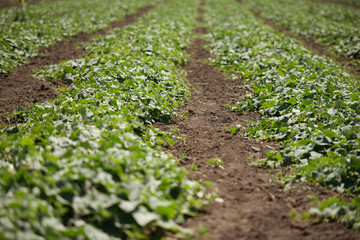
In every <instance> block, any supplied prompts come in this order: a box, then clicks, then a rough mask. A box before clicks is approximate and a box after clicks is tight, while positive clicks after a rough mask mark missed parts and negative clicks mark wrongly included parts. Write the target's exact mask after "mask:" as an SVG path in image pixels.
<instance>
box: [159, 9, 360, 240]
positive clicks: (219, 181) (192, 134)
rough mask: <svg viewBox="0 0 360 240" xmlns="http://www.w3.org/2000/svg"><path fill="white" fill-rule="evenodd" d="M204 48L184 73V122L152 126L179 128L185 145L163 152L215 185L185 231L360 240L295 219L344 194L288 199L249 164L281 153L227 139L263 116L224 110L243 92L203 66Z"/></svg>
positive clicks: (196, 45)
mask: <svg viewBox="0 0 360 240" xmlns="http://www.w3.org/2000/svg"><path fill="white" fill-rule="evenodd" d="M201 19H202V17H201V15H200V17H199V18H198V20H200V21H201ZM205 32H206V29H204V28H202V27H199V28H198V29H197V30H196V33H198V34H203V33H205ZM203 46H204V41H203V40H201V39H195V40H194V41H193V42H192V45H191V46H190V47H189V49H188V50H187V51H188V53H189V54H190V55H192V59H191V60H190V61H189V63H188V64H187V65H186V66H185V67H184V70H186V71H187V72H188V76H187V79H188V81H189V83H190V84H191V86H192V88H193V91H192V95H191V100H190V101H189V102H187V103H186V104H185V105H184V106H182V107H181V108H180V109H179V110H178V112H179V113H180V114H181V113H183V112H186V113H187V114H186V116H187V119H178V120H175V121H174V122H173V123H171V124H169V125H164V124H162V123H157V124H156V125H155V126H156V127H159V128H160V129H162V130H165V131H170V130H172V129H175V128H176V129H178V133H179V134H180V135H185V136H186V140H185V141H180V142H177V143H175V144H174V145H172V146H165V147H166V148H167V149H168V151H169V152H171V153H172V154H174V155H175V156H177V157H179V158H180V159H181V160H180V164H181V165H182V166H183V167H185V168H187V169H190V168H191V167H192V168H194V166H196V167H197V169H196V170H189V176H190V177H191V178H192V179H196V180H199V181H201V182H205V181H210V182H212V183H213V187H212V191H214V192H216V193H217V194H218V198H217V199H216V201H214V202H213V203H211V204H210V205H208V206H207V207H205V209H204V212H203V213H200V214H198V216H197V217H196V218H194V219H192V218H191V219H188V220H187V222H186V227H189V228H192V229H194V230H195V231H197V230H199V228H200V226H204V227H206V228H207V230H208V232H209V234H208V235H207V236H205V237H203V238H202V239H207V240H222V239H224V240H232V239H234V240H235V239H236V240H241V239H244V240H252V239H261V240H264V239H265V240H266V239H269V240H274V239H283V240H289V239H293V240H296V239H299V240H300V239H309V240H310V239H314V240H315V239H316V240H322V239H323V240H331V239H339V240H340V239H341V240H343V239H347V240H350V239H353V240H355V239H360V234H359V233H358V232H355V231H353V230H351V229H349V228H347V227H346V226H344V225H342V224H339V223H320V224H314V223H312V222H310V221H301V220H299V219H297V218H295V219H293V218H290V212H291V210H294V211H296V212H299V213H302V212H303V211H306V210H308V209H309V208H310V207H311V206H312V204H311V201H312V200H311V198H310V196H313V195H315V194H317V195H318V198H320V199H325V198H329V197H333V196H339V194H337V193H334V192H331V191H328V190H326V189H323V188H320V187H317V186H313V185H311V184H300V185H294V186H292V187H291V188H290V189H288V190H286V191H285V188H284V185H281V184H279V183H277V181H276V180H275V178H276V172H275V171H270V170H266V169H261V168H257V167H256V166H254V165H253V164H252V163H251V162H252V161H253V160H255V159H260V158H263V157H265V153H266V152H268V151H270V150H275V149H280V146H279V145H277V144H276V143H274V142H261V141H257V140H254V139H249V138H245V137H241V136H239V135H234V136H232V135H231V134H229V133H227V132H226V131H224V128H225V127H227V126H233V125H236V124H241V125H243V126H246V121H251V120H256V119H258V118H259V115H258V114H256V113H244V114H243V113H235V112H230V111H229V110H227V109H226V108H225V107H224V105H225V104H234V103H235V102H236V101H238V100H239V96H242V95H244V94H246V90H244V89H242V90H240V89H239V88H238V87H237V86H239V85H241V80H239V79H238V80H230V79H228V78H226V77H225V74H224V73H223V72H222V71H220V70H218V69H216V68H214V67H213V66H210V65H209V64H207V63H206V60H207V59H208V58H209V57H210V54H209V53H208V52H207V51H206V50H205V49H204V48H203ZM211 158H220V159H222V160H223V162H224V164H223V165H224V169H220V168H214V167H212V164H208V163H207V161H208V160H209V159H211ZM249 158H250V159H251V160H250V159H249Z"/></svg>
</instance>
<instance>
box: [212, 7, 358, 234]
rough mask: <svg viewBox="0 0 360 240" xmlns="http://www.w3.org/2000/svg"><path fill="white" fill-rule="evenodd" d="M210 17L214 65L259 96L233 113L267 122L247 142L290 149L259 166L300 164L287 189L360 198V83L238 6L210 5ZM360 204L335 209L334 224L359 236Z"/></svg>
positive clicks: (270, 155)
mask: <svg viewBox="0 0 360 240" xmlns="http://www.w3.org/2000/svg"><path fill="white" fill-rule="evenodd" d="M294 4H295V3H294ZM205 10H206V15H205V20H206V22H207V28H208V31H209V34H208V35H206V39H207V41H208V42H209V44H208V49H209V50H210V51H211V53H212V54H213V56H214V59H213V60H212V61H213V63H214V64H216V65H218V66H220V67H221V68H223V69H225V70H227V71H229V72H234V73H240V74H241V75H242V78H243V81H244V82H245V84H244V86H243V87H244V88H248V89H249V90H252V93H250V94H247V95H246V96H245V99H243V100H242V101H239V102H238V103H237V104H236V105H235V106H232V107H231V109H232V110H233V111H240V112H244V111H257V112H259V113H260V114H261V115H262V118H261V120H259V121H257V122H252V123H251V124H250V127H249V128H247V129H246V132H245V135H246V136H251V137H256V138H260V139H262V140H275V141H278V142H280V143H283V144H284V149H283V150H281V151H278V152H270V153H268V157H267V159H263V160H261V161H260V162H259V164H260V165H262V166H268V167H279V166H289V165H292V166H293V168H294V169H296V172H295V173H294V176H290V177H288V179H287V182H294V181H299V180H300V181H304V180H307V181H310V182H313V183H318V184H320V185H323V186H327V187H329V188H331V189H333V190H336V191H339V192H342V193H344V192H345V193H348V194H353V195H358V194H359V193H360V105H359V101H360V86H359V82H357V81H356V80H355V79H354V77H353V76H351V75H349V74H347V73H346V72H344V71H343V70H342V69H341V68H340V67H339V66H337V65H336V64H335V63H334V62H332V61H331V60H329V59H326V58H323V57H319V56H316V55H314V54H313V53H312V52H310V51H309V50H307V49H305V48H304V47H303V46H302V45H301V44H300V43H299V42H297V41H295V40H293V39H291V38H287V37H285V36H284V35H282V34H281V33H278V32H276V31H274V29H272V28H271V27H268V26H264V25H263V24H262V23H261V21H259V20H258V19H256V18H255V17H254V16H253V15H252V14H251V12H250V11H249V10H247V9H246V8H243V7H241V6H240V5H239V4H238V5H236V3H235V1H233V0H224V1H222V2H221V3H219V2H217V1H215V0H209V1H208V3H207V4H206V8H205ZM235 132H236V131H235ZM356 201H357V202H356ZM356 201H355V202H354V203H353V204H350V205H348V206H347V207H349V208H348V209H347V210H344V208H340V207H337V208H335V209H336V210H337V211H332V212H331V213H334V215H332V218H336V219H342V220H344V221H347V222H349V223H350V224H351V225H353V226H354V228H358V229H359V227H360V225H359V222H360V215H359V211H358V210H359V208H360V204H359V203H358V202H359V201H360V199H359V197H357V198H356ZM334 204H335V205H336V204H337V203H334ZM329 206H330V205H329ZM329 206H327V207H329ZM356 208H357V210H356ZM324 209H325V208H324ZM324 209H323V210H324ZM326 209H329V208H326ZM354 210H355V211H354ZM319 211H320V210H319ZM319 211H318V212H317V213H319ZM324 211H325V210H324ZM324 211H320V212H324ZM325 215H326V214H325ZM345 215H346V217H345ZM326 216H327V215H326ZM328 217H330V216H328ZM356 222H357V224H355V223H356Z"/></svg>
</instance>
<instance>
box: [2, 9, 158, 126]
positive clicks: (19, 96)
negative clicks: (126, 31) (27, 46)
mask: <svg viewBox="0 0 360 240" xmlns="http://www.w3.org/2000/svg"><path fill="white" fill-rule="evenodd" d="M153 7H154V6H147V7H144V8H141V9H140V10H138V11H137V12H136V13H134V14H131V15H128V16H126V17H125V18H124V20H122V21H119V22H112V23H110V24H109V25H108V27H107V28H106V29H105V30H102V31H98V32H94V33H80V34H78V35H75V36H73V37H71V38H70V39H65V40H63V41H59V42H57V43H56V44H55V45H54V46H52V47H49V48H46V49H40V50H39V55H38V56H36V57H33V58H30V59H29V60H28V61H29V63H28V64H27V65H24V66H21V67H19V68H18V69H17V70H15V71H14V72H12V73H11V74H0V124H2V125H6V124H9V123H12V122H11V121H10V122H9V121H8V120H6V119H5V118H4V114H5V113H10V112H13V111H14V110H16V109H18V108H19V107H25V108H26V107H28V106H29V104H30V103H35V102H44V101H46V100H50V99H54V98H55V97H56V96H57V94H58V91H57V90H56V89H58V88H61V87H66V86H68V85H67V84H66V83H64V82H62V81H60V80H56V81H53V82H45V81H42V80H40V79H38V78H35V77H33V76H32V74H33V73H34V70H35V69H38V68H43V67H45V66H47V65H50V64H58V63H60V62H61V61H64V60H65V61H67V60H71V59H77V58H80V57H83V56H84V55H86V54H87V52H86V51H85V50H84V49H83V48H81V47H80V44H82V43H85V42H89V41H91V38H92V37H95V36H100V35H104V34H106V32H108V31H109V30H111V29H113V28H121V27H124V26H126V25H130V24H133V23H135V22H136V21H137V19H138V18H139V17H141V16H142V15H143V14H145V13H146V12H148V11H149V10H150V9H152V8H153Z"/></svg>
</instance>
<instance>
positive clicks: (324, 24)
mask: <svg viewBox="0 0 360 240" xmlns="http://www.w3.org/2000/svg"><path fill="white" fill-rule="evenodd" d="M244 3H245V4H246V6H247V7H249V8H251V9H253V10H255V11H257V12H259V13H261V16H263V17H265V18H267V19H270V20H272V21H273V22H274V23H275V24H276V25H279V26H281V27H284V28H287V29H289V30H291V31H292V32H294V33H296V34H299V35H302V36H305V37H308V38H313V39H316V41H318V42H319V43H321V44H324V45H326V46H327V47H328V48H329V50H330V51H331V52H334V53H335V54H337V55H341V56H346V57H349V58H352V59H358V60H359V59H360V29H359V26H360V10H357V9H353V8H349V7H344V6H341V5H337V4H326V3H323V2H314V1H311V0H300V1H295V2H294V1H289V0H276V1H271V0H265V1H263V0H261V1H260V0H255V1H248V0H245V1H244Z"/></svg>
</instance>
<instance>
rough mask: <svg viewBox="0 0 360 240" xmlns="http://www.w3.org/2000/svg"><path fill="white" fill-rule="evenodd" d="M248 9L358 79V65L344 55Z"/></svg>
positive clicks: (359, 76)
mask: <svg viewBox="0 0 360 240" xmlns="http://www.w3.org/2000/svg"><path fill="white" fill-rule="evenodd" d="M238 2H239V3H240V4H242V2H241V0H238ZM250 11H251V12H252V13H253V15H254V16H255V17H257V18H259V19H260V20H261V21H262V22H263V23H264V24H266V25H268V26H270V27H272V28H274V29H275V30H276V31H278V32H281V33H283V34H285V35H286V36H287V37H290V38H294V39H296V40H298V41H300V42H302V43H303V45H304V46H305V47H306V48H308V49H310V50H312V51H314V52H315V53H316V54H317V55H319V56H326V57H328V58H332V59H334V60H335V61H337V62H338V63H339V64H340V65H341V66H343V67H344V68H345V70H346V71H348V72H350V73H352V74H353V75H354V76H356V77H357V78H358V79H360V66H354V65H351V64H350V61H351V59H349V58H347V57H345V56H334V55H332V54H330V53H329V52H328V50H327V49H326V47H325V46H324V45H322V44H319V43H317V42H316V41H315V40H314V39H310V38H306V37H305V36H300V35H296V34H294V33H292V32H291V30H290V29H286V28H283V27H280V26H278V25H276V24H275V23H274V22H273V21H271V20H269V19H267V18H264V17H262V16H261V14H260V13H258V12H256V11H254V10H252V9H250Z"/></svg>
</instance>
